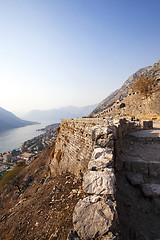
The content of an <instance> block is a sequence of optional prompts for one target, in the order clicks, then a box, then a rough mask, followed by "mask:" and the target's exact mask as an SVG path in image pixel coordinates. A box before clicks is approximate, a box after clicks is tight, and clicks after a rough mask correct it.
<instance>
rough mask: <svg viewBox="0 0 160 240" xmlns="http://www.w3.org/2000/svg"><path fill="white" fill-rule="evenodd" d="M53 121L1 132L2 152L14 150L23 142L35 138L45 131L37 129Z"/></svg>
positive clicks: (0, 149)
mask: <svg viewBox="0 0 160 240" xmlns="http://www.w3.org/2000/svg"><path fill="white" fill-rule="evenodd" d="M49 124H52V122H45V123H41V124H36V125H30V126H26V127H21V128H14V129H12V130H8V131H5V132H3V133H1V134H0V153H4V152H8V151H12V150H13V149H15V148H19V147H20V146H21V144H22V143H23V142H25V141H26V140H29V139H31V138H34V137H36V136H38V135H40V134H42V133H43V131H36V130H37V129H41V128H43V127H45V126H47V125H49Z"/></svg>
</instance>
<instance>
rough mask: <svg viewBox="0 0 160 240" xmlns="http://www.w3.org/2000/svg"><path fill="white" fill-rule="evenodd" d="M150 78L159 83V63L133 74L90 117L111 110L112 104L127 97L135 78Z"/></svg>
mask: <svg viewBox="0 0 160 240" xmlns="http://www.w3.org/2000/svg"><path fill="white" fill-rule="evenodd" d="M142 75H143V76H144V75H145V76H151V77H153V78H154V79H155V81H157V82H159V80H160V61H158V62H156V63H155V64H153V66H149V67H145V68H141V69H139V70H138V71H137V72H135V73H134V74H133V75H132V76H130V77H129V78H128V79H127V80H126V81H125V83H124V84H123V85H122V87H121V88H120V89H117V90H116V91H115V92H113V93H112V94H111V95H109V96H108V97H107V98H105V99H104V100H103V101H102V102H101V103H100V104H99V105H98V106H97V107H96V108H95V109H94V111H93V112H92V113H91V116H94V114H98V113H100V112H102V111H104V110H106V109H108V108H111V107H112V106H113V104H115V103H116V102H117V101H122V100H123V99H125V98H126V97H127V96H128V93H129V91H131V88H132V85H133V83H134V82H135V80H136V78H137V77H140V76H142Z"/></svg>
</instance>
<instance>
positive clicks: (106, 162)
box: [50, 118, 141, 240]
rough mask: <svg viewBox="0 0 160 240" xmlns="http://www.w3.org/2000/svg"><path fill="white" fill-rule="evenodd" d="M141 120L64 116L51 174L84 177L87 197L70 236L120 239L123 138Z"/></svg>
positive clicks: (77, 214)
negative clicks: (118, 197)
mask: <svg viewBox="0 0 160 240" xmlns="http://www.w3.org/2000/svg"><path fill="white" fill-rule="evenodd" d="M137 127H138V128H140V127H141V124H140V122H136V121H127V120H126V119H117V120H111V119H110V118H81V119H68V120H67V119H64V120H63V121H62V122H61V124H60V128H59V129H58V132H59V133H58V138H57V142H56V147H55V152H54V158H53V159H52V160H51V166H50V167H51V173H52V175H55V174H57V173H60V174H61V173H63V172H67V171H68V172H72V173H74V174H77V175H80V176H81V177H82V176H83V183H82V189H83V192H84V199H82V200H81V201H79V202H78V203H77V205H76V207H75V211H74V214H73V224H74V230H72V231H71V233H70V234H69V237H68V239H72V240H73V239H91V238H97V237H99V236H101V237H102V238H101V239H110V240H113V239H119V238H118V228H117V221H118V217H117V209H116V206H117V203H116V198H115V193H116V177H115V169H116V170H118V169H121V167H122V166H121V165H122V164H123V163H122V161H119V158H118V156H119V155H120V153H121V149H122V143H123V138H124V136H125V135H126V133H128V132H129V131H131V130H133V129H134V130H136V128H137Z"/></svg>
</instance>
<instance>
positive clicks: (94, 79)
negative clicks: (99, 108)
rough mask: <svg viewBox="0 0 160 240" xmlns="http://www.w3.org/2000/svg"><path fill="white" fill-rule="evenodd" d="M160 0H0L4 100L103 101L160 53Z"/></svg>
mask: <svg viewBox="0 0 160 240" xmlns="http://www.w3.org/2000/svg"><path fill="white" fill-rule="evenodd" d="M159 7H160V2H159V1H158V0H153V1H149V0H142V1H138V0H135V1H131V2H130V1H126V0H124V1H119V0H115V1H109V0H100V1H98V0H87V1H85V0H81V1H74V0H60V1H56V0H52V1H51V0H47V1H42V0H35V1H31V0H28V1H20V0H15V1H11V0H5V1H0V30H1V38H0V66H1V67H0V79H1V94H0V107H2V108H4V109H6V110H8V111H11V112H13V113H14V114H16V115H18V116H23V115H24V114H26V113H27V112H29V111H31V110H34V109H38V110H49V109H53V108H59V107H61V106H64V107H65V106H77V107H81V106H87V105H93V104H98V103H99V102H101V101H102V100H103V99H104V98H106V97H107V96H108V95H109V94H111V93H112V92H113V91H115V90H116V89H118V88H120V87H121V86H122V84H123V83H124V82H125V80H127V78H128V77H129V76H130V75H132V74H133V73H134V72H136V71H137V70H138V69H140V68H143V67H147V66H150V65H153V64H154V63H155V62H157V61H158V60H159V59H160V47H159V45H160V31H159V30H160V26H159V22H160V15H159Z"/></svg>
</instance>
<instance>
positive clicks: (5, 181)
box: [0, 162, 25, 192]
mask: <svg viewBox="0 0 160 240" xmlns="http://www.w3.org/2000/svg"><path fill="white" fill-rule="evenodd" d="M24 166H25V163H23V162H22V163H18V164H17V165H16V166H15V167H14V168H13V169H12V170H10V171H7V172H5V173H4V175H3V177H2V179H1V180H0V192H1V191H2V189H3V187H4V186H5V185H6V184H8V183H9V182H10V181H13V180H14V179H15V177H16V176H17V175H18V174H19V173H20V171H21V170H22V169H23V168H24Z"/></svg>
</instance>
